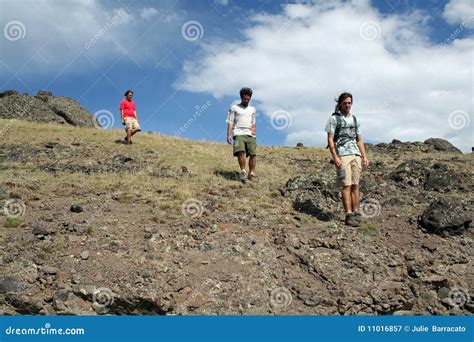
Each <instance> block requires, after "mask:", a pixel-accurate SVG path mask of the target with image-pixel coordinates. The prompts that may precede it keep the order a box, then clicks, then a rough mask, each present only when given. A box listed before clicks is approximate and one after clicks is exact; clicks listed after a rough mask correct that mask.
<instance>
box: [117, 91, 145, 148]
mask: <svg viewBox="0 0 474 342" xmlns="http://www.w3.org/2000/svg"><path fill="white" fill-rule="evenodd" d="M124 96H125V98H124V99H123V100H122V102H120V114H121V116H122V125H124V126H125V131H126V132H127V136H126V137H125V138H124V140H125V143H126V144H131V143H132V136H133V135H134V134H135V133H137V132H140V131H141V129H140V125H139V124H138V118H137V109H136V107H135V102H134V101H133V100H132V97H133V91H131V90H127V91H126V92H125V94H124Z"/></svg>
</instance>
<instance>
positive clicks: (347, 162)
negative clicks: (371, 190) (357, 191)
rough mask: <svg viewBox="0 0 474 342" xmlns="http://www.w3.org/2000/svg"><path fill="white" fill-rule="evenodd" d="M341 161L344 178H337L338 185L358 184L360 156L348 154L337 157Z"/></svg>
mask: <svg viewBox="0 0 474 342" xmlns="http://www.w3.org/2000/svg"><path fill="white" fill-rule="evenodd" d="M339 158H341V161H342V166H341V169H343V170H344V172H345V174H346V175H345V178H344V179H337V181H336V183H337V184H338V186H341V187H342V186H350V185H357V184H359V180H360V173H361V171H362V160H361V158H360V156H357V155H354V154H352V155H350V156H342V157H339Z"/></svg>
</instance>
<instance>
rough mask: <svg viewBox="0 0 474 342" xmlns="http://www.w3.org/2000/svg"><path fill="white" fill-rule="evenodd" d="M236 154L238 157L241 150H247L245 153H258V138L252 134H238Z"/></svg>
mask: <svg viewBox="0 0 474 342" xmlns="http://www.w3.org/2000/svg"><path fill="white" fill-rule="evenodd" d="M233 150H234V151H233V152H234V156H235V157H237V156H238V155H239V153H240V152H245V155H246V156H247V157H248V156H255V155H257V139H255V137H252V136H250V135H236V136H234V149H233Z"/></svg>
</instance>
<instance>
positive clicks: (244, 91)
mask: <svg viewBox="0 0 474 342" xmlns="http://www.w3.org/2000/svg"><path fill="white" fill-rule="evenodd" d="M252 94H253V91H252V89H250V88H242V89H240V98H241V99H242V98H243V97H244V95H248V96H250V97H252Z"/></svg>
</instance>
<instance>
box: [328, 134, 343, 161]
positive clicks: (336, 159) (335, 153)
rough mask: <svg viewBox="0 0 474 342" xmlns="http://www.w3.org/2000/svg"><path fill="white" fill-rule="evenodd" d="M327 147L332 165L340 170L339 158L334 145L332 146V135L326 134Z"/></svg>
mask: <svg viewBox="0 0 474 342" xmlns="http://www.w3.org/2000/svg"><path fill="white" fill-rule="evenodd" d="M328 146H329V151H330V152H331V155H332V160H334V164H336V167H337V168H340V167H341V165H342V162H341V158H339V157H338V155H337V152H336V145H335V144H334V133H328Z"/></svg>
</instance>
